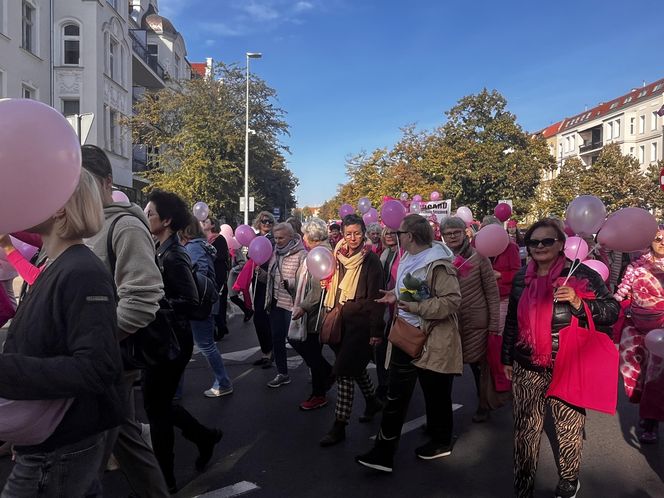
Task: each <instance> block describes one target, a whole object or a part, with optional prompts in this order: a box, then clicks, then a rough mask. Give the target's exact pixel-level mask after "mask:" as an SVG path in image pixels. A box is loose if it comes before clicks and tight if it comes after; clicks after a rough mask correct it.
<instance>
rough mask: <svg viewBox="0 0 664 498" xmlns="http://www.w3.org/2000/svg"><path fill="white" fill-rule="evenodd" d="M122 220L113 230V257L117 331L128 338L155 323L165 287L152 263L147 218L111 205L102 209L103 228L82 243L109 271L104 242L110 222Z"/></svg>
mask: <svg viewBox="0 0 664 498" xmlns="http://www.w3.org/2000/svg"><path fill="white" fill-rule="evenodd" d="M126 213H129V214H131V215H132V216H124V217H122V218H121V219H120V220H119V221H118V223H117V224H116V225H115V228H114V229H113V241H112V243H113V252H114V253H115V257H116V263H115V275H113V278H114V280H115V286H116V287H117V292H118V298H119V302H118V328H119V329H120V330H122V331H124V332H127V333H129V334H133V333H134V332H136V331H137V330H138V329H140V328H143V327H145V326H146V325H148V324H149V323H150V322H152V320H154V317H155V314H156V312H157V309H159V300H160V299H161V298H162V297H163V295H164V283H163V281H162V278H161V273H160V272H159V268H158V267H157V264H156V262H155V246H154V242H153V241H152V237H151V236H150V231H149V230H148V228H147V223H148V221H147V218H146V217H145V214H144V213H143V210H142V209H141V208H140V207H138V206H137V205H136V204H131V205H130V204H127V203H113V204H109V205H108V206H105V207H104V218H105V220H104V226H103V227H102V229H101V231H100V232H99V233H98V234H97V235H95V236H94V237H91V238H89V239H86V240H85V243H86V245H87V246H88V247H89V248H90V249H92V251H93V252H94V253H95V254H96V255H97V257H99V259H101V260H102V261H103V263H104V265H105V266H106V267H107V268H108V270H109V271H111V265H110V263H109V259H108V254H107V249H106V240H107V237H108V230H109V228H110V226H111V223H113V220H115V218H117V217H118V216H119V215H121V214H126Z"/></svg>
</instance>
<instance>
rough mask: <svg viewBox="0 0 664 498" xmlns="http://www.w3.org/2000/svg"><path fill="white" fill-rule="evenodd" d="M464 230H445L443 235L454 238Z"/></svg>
mask: <svg viewBox="0 0 664 498" xmlns="http://www.w3.org/2000/svg"><path fill="white" fill-rule="evenodd" d="M463 233H464V232H463V230H455V231H454V232H443V237H447V238H452V237H459V236H461V235H462V234H463Z"/></svg>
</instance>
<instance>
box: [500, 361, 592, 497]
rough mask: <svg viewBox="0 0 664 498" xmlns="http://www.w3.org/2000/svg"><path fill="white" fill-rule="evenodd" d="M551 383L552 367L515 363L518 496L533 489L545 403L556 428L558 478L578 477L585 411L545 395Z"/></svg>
mask: <svg viewBox="0 0 664 498" xmlns="http://www.w3.org/2000/svg"><path fill="white" fill-rule="evenodd" d="M550 383H551V370H547V371H545V372H534V371H531V370H526V369H525V368H523V367H521V366H520V365H519V364H518V363H515V364H514V375H513V378H512V394H513V395H514V402H513V410H514V495H515V496H517V497H519V498H521V497H524V498H525V497H531V496H532V493H533V488H534V485H535V473H536V472H537V459H538V457H539V447H540V439H541V435H542V430H543V429H544V416H545V413H546V405H547V404H548V405H549V406H550V407H551V413H552V415H553V422H554V425H555V428H556V438H557V440H558V447H559V456H558V468H559V474H560V478H561V479H565V480H569V481H573V480H576V479H578V477H579V467H580V465H581V447H582V445H583V426H584V423H585V420H586V413H585V410H584V409H583V408H578V407H574V406H571V405H568V404H566V403H564V402H562V401H560V400H558V399H554V398H545V394H546V391H547V389H548V387H549V384H550Z"/></svg>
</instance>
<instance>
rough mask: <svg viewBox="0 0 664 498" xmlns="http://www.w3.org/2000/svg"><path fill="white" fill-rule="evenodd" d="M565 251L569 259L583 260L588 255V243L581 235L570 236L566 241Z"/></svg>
mask: <svg viewBox="0 0 664 498" xmlns="http://www.w3.org/2000/svg"><path fill="white" fill-rule="evenodd" d="M564 252H565V257H566V258H567V259H570V260H572V261H574V260H575V259H579V260H581V261H583V260H584V259H586V258H587V257H588V252H589V249H588V244H587V243H586V241H585V240H583V239H582V238H581V237H569V238H568V239H567V240H566V241H565V249H564Z"/></svg>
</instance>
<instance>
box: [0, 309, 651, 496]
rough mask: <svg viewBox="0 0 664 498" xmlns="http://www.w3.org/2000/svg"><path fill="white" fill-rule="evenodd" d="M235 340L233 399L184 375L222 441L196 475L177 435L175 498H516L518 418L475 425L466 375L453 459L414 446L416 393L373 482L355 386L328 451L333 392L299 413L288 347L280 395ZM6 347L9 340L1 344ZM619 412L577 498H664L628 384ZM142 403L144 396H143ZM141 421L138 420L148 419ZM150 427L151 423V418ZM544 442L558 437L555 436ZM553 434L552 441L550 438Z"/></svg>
mask: <svg viewBox="0 0 664 498" xmlns="http://www.w3.org/2000/svg"><path fill="white" fill-rule="evenodd" d="M231 330H232V332H231V334H230V335H229V336H227V337H226V338H225V339H224V340H223V341H222V342H220V343H219V344H220V348H221V350H222V353H224V354H227V353H235V354H234V355H231V356H232V357H234V359H230V358H228V359H226V361H225V363H226V367H227V368H228V370H229V373H230V375H231V378H233V379H234V387H235V392H234V394H232V395H231V396H227V397H223V398H215V399H208V398H205V397H204V396H203V394H202V393H203V391H204V390H205V389H207V388H208V387H209V386H210V384H211V381H212V376H211V373H210V371H209V369H208V366H207V364H206V362H205V359H204V358H203V357H202V356H201V355H200V354H195V355H194V357H193V359H192V362H191V363H190V365H189V368H188V369H187V371H186V375H185V389H184V397H183V400H182V403H183V404H184V405H185V406H186V407H187V408H188V409H189V410H190V411H191V412H192V413H193V414H194V415H195V416H196V417H198V418H199V420H201V422H203V423H205V424H208V425H213V426H217V427H219V428H221V429H222V430H223V431H224V437H223V439H222V441H221V443H220V444H219V445H218V446H217V451H216V453H215V457H214V459H213V461H212V464H211V465H210V467H209V468H208V470H207V471H206V472H205V473H203V474H198V473H197V472H196V471H195V469H194V465H193V464H194V459H195V457H196V449H195V447H194V446H193V445H192V444H190V443H188V442H187V441H185V440H184V439H183V438H182V437H181V436H180V435H179V434H177V435H176V477H177V479H178V484H179V485H180V486H181V490H180V492H179V494H178V496H179V497H195V496H206V497H215V498H230V497H233V496H248V497H251V498H253V497H255V498H262V497H316V498H326V497H339V496H346V497H365V496H366V497H369V496H377V497H378V496H380V497H381V498H388V497H403V496H412V497H422V498H425V497H509V496H512V491H511V490H512V458H511V452H512V417H511V411H510V407H509V406H507V407H504V408H503V409H501V410H499V411H497V412H494V413H492V416H491V418H490V420H489V421H488V422H487V423H484V424H473V423H472V422H471V417H472V415H473V413H474V411H475V408H476V399H475V393H474V389H475V388H474V383H473V380H472V375H471V373H470V371H469V370H467V371H466V372H465V373H464V375H463V376H462V377H460V378H458V379H456V380H455V385H454V402H455V403H456V404H458V405H461V406H460V407H458V409H457V410H456V411H455V412H454V414H455V417H454V424H455V429H454V432H455V434H456V436H457V438H458V439H457V440H456V444H455V447H454V451H453V453H452V455H451V456H449V457H446V458H441V459H438V460H433V461H421V460H418V459H417V458H416V457H415V456H414V453H413V451H414V449H415V447H417V446H418V445H420V444H422V443H423V442H425V441H426V438H425V436H424V433H423V431H422V430H421V429H420V426H421V423H422V422H423V420H422V419H420V417H422V415H423V414H424V406H423V399H422V395H421V392H420V390H419V388H417V390H416V393H415V396H414V397H413V400H412V402H411V408H410V411H409V414H408V417H407V420H408V421H412V422H411V423H410V424H407V428H409V429H411V430H409V431H408V432H406V433H405V434H404V435H403V437H402V439H401V443H400V445H399V450H398V453H397V456H396V458H395V471H394V473H393V474H392V475H383V474H377V473H375V472H373V471H370V470H369V469H364V468H362V467H359V466H358V465H357V464H356V463H355V462H354V461H353V456H354V455H357V454H360V453H363V452H365V451H367V450H368V449H369V448H370V447H371V444H372V441H371V440H370V438H371V437H372V436H373V435H375V433H376V431H377V428H378V425H379V422H380V421H379V417H377V419H376V420H375V421H374V422H372V423H370V424H360V423H358V421H357V417H358V416H359V415H360V414H361V413H362V410H363V408H364V403H363V399H362V396H361V394H360V392H359V389H356V403H355V406H354V410H353V419H352V422H351V424H350V425H349V426H348V428H347V439H346V441H345V442H343V443H341V444H339V445H337V446H334V447H331V448H320V447H319V446H318V440H319V439H320V438H321V437H322V436H323V435H324V434H325V433H326V432H327V430H328V429H329V428H330V426H331V424H332V421H333V416H334V415H333V410H334V407H333V401H334V397H335V393H334V390H333V391H332V392H331V393H330V396H329V398H330V404H329V405H328V406H326V407H324V408H322V409H320V410H316V411H312V412H302V411H300V410H299V409H298V404H299V402H300V401H302V400H303V399H305V398H306V397H307V396H308V394H309V391H310V388H311V385H310V382H309V374H308V370H307V368H306V365H304V364H302V363H301V361H300V360H301V359H300V358H299V356H297V355H296V353H295V352H294V351H293V350H289V356H290V360H289V361H290V363H291V366H292V367H293V368H292V369H291V372H290V373H291V378H292V380H293V381H292V383H291V384H290V385H287V386H284V387H281V388H279V389H270V388H268V387H266V385H265V384H266V382H268V381H269V380H270V379H271V378H272V377H273V376H274V375H275V373H276V372H275V370H274V369H270V370H262V369H260V368H257V367H253V366H252V365H251V363H252V361H254V360H255V359H256V358H257V357H258V353H257V352H253V351H252V350H251V349H250V348H254V347H255V346H256V344H257V341H256V336H255V333H254V329H253V326H252V325H251V323H249V324H243V323H242V322H241V320H239V319H238V318H237V317H234V318H233V319H232V320H231ZM0 339H1V337H0ZM620 394H621V396H620V401H619V413H618V414H617V415H616V416H614V417H612V416H608V415H604V414H599V413H594V412H592V413H590V414H589V416H588V419H587V424H586V433H587V441H586V442H585V444H584V456H583V463H582V470H581V490H580V492H579V494H578V496H579V497H580V498H581V497H631V498H642V497H643V498H645V497H664V483H663V481H664V443H660V444H659V445H652V446H646V447H643V448H641V447H640V444H639V443H638V441H637V439H636V437H635V429H634V426H635V424H636V422H637V420H638V415H637V409H636V407H635V406H633V405H630V404H629V403H628V402H627V401H626V399H625V397H624V395H623V392H622V386H621V387H620ZM137 395H138V399H139V404H140V392H137ZM141 416H142V415H141ZM143 420H145V419H144V417H143ZM547 433H548V434H553V432H552V430H551V427H548V428H547ZM548 434H547V435H548ZM547 435H545V436H544V437H543V440H542V446H541V451H540V464H539V470H538V475H537V483H536V492H535V496H536V497H551V496H553V490H554V488H555V485H556V483H557V472H556V466H555V462H554V458H553V453H552V449H551V445H550V444H549V439H548V437H547ZM10 466H11V463H10V461H9V459H8V458H4V459H1V460H0V485H1V484H2V483H3V482H4V480H5V479H6V476H7V474H8V473H9V470H10ZM104 487H105V492H106V496H111V497H126V496H128V494H129V493H130V489H129V487H128V485H127V483H126V481H125V479H124V477H123V475H122V474H121V472H119V471H114V472H108V473H107V474H106V477H105V479H104Z"/></svg>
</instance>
